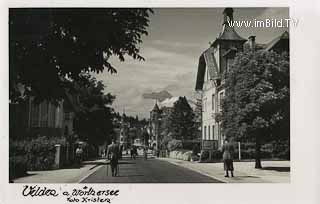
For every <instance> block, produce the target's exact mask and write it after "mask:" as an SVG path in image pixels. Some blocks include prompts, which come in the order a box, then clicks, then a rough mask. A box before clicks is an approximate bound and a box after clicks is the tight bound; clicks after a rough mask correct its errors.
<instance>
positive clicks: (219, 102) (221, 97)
mask: <svg viewBox="0 0 320 204" xmlns="http://www.w3.org/2000/svg"><path fill="white" fill-rule="evenodd" d="M222 102H223V92H220V94H219V101H218V106H219V110H220V111H221V108H222Z"/></svg>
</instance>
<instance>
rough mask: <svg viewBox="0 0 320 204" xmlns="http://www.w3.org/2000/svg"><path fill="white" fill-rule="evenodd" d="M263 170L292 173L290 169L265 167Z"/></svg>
mask: <svg viewBox="0 0 320 204" xmlns="http://www.w3.org/2000/svg"><path fill="white" fill-rule="evenodd" d="M262 170H271V171H279V172H290V167H281V166H266V167H263V168H262Z"/></svg>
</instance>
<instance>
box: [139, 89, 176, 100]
mask: <svg viewBox="0 0 320 204" xmlns="http://www.w3.org/2000/svg"><path fill="white" fill-rule="evenodd" d="M142 97H143V98H145V99H155V100H159V101H160V102H161V101H163V100H165V99H167V98H171V97H172V95H171V94H170V93H169V92H168V91H166V90H163V91H160V92H152V93H144V94H142Z"/></svg>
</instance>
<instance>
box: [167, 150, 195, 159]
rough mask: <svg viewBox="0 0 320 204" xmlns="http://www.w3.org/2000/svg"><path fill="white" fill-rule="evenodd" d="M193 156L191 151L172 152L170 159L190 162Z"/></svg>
mask: <svg viewBox="0 0 320 204" xmlns="http://www.w3.org/2000/svg"><path fill="white" fill-rule="evenodd" d="M191 155H192V152H191V151H189V150H179V151H171V152H170V153H169V157H170V158H172V159H179V160H184V161H190V160H191Z"/></svg>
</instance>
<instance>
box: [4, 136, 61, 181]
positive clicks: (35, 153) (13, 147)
mask: <svg viewBox="0 0 320 204" xmlns="http://www.w3.org/2000/svg"><path fill="white" fill-rule="evenodd" d="M56 144H62V145H64V144H65V141H64V140H62V139H60V138H55V137H50V138H48V137H38V138H34V139H30V140H18V141H10V142H9V174H10V178H15V177H18V176H23V175H25V174H26V171H35V170H49V169H51V168H52V167H53V164H54V159H55V145H56Z"/></svg>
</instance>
